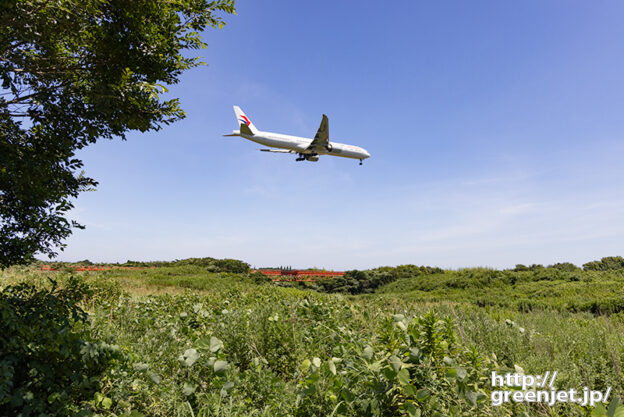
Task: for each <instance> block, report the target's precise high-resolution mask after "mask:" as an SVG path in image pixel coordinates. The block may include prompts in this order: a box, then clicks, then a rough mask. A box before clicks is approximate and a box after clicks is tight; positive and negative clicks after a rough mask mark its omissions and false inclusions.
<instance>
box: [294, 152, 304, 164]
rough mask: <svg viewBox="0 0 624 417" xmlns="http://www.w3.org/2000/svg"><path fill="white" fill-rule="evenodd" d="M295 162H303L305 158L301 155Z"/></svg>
mask: <svg viewBox="0 0 624 417" xmlns="http://www.w3.org/2000/svg"><path fill="white" fill-rule="evenodd" d="M295 161H297V162H298V161H305V156H303V154H302V153H300V154H299V158H297V159H295Z"/></svg>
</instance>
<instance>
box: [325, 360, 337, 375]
mask: <svg viewBox="0 0 624 417" xmlns="http://www.w3.org/2000/svg"><path fill="white" fill-rule="evenodd" d="M327 366H328V367H329V372H331V373H332V375H336V364H334V361H329V362H328V363H327Z"/></svg>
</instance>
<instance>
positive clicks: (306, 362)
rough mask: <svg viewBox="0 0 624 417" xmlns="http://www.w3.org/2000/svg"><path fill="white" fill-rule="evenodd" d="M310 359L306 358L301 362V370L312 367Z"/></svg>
mask: <svg viewBox="0 0 624 417" xmlns="http://www.w3.org/2000/svg"><path fill="white" fill-rule="evenodd" d="M310 365H311V362H310V359H305V360H304V361H303V362H301V371H302V372H307V371H308V369H310Z"/></svg>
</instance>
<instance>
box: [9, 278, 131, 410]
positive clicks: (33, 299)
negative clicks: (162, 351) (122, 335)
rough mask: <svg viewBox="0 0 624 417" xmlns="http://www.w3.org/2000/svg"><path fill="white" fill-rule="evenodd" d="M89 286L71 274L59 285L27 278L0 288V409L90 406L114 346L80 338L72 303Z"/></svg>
mask: <svg viewBox="0 0 624 417" xmlns="http://www.w3.org/2000/svg"><path fill="white" fill-rule="evenodd" d="M89 293H90V290H89V288H88V287H87V286H86V285H85V284H84V283H83V282H81V281H79V280H78V279H76V278H75V277H71V278H70V279H69V281H68V282H67V285H66V286H65V288H62V289H60V288H58V287H57V283H56V282H55V281H52V287H51V289H38V288H36V287H35V286H34V285H32V284H29V283H21V284H18V285H15V286H9V287H6V288H4V289H3V290H2V291H1V292H0V317H2V321H1V322H0V346H2V351H0V415H18V414H19V415H22V416H30V415H44V414H46V415H47V414H50V415H71V414H74V413H76V412H78V411H80V410H85V409H91V405H89V404H88V403H87V401H89V400H91V399H92V398H93V396H94V394H95V393H96V391H97V390H98V389H99V382H98V381H99V378H98V377H99V376H100V375H101V374H102V373H103V372H104V371H105V370H106V368H107V367H108V365H109V363H110V361H111V359H112V358H114V357H115V356H117V355H118V354H119V353H118V349H117V348H116V347H115V346H110V345H107V344H104V343H92V342H89V341H87V340H85V339H86V337H85V336H86V335H85V333H84V331H82V330H81V323H83V322H84V321H85V320H86V313H85V312H84V311H83V310H82V309H81V308H80V307H79V306H78V303H79V302H80V301H81V300H82V299H83V298H85V297H86V296H88V295H89Z"/></svg>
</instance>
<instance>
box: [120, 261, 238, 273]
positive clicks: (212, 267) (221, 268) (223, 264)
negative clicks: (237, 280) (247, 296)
mask: <svg viewBox="0 0 624 417" xmlns="http://www.w3.org/2000/svg"><path fill="white" fill-rule="evenodd" d="M120 266H143V267H150V266H156V267H175V266H199V267H202V268H206V270H207V271H208V272H232V273H235V274H244V273H247V272H249V264H248V263H246V262H243V261H239V260H238V259H227V258H226V259H215V258H210V257H205V258H188V259H179V260H175V261H155V262H139V261H130V260H128V261H126V263H124V264H122V265H120Z"/></svg>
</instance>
